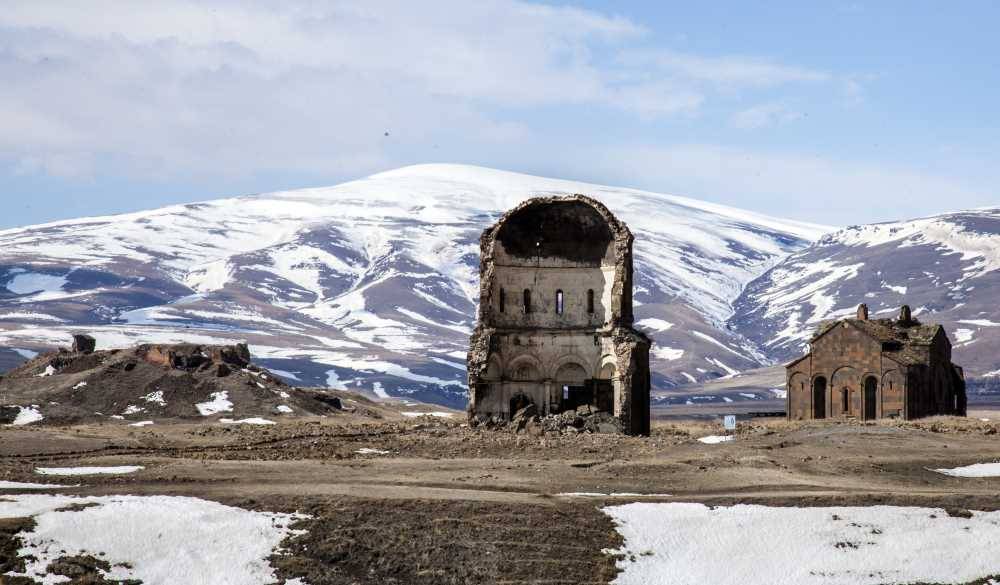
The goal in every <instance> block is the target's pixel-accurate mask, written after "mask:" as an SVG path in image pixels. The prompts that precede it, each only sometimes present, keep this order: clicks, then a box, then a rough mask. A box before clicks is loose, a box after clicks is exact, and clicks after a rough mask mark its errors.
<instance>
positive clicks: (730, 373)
mask: <svg viewBox="0 0 1000 585" xmlns="http://www.w3.org/2000/svg"><path fill="white" fill-rule="evenodd" d="M705 361H706V362H708V363H710V364H713V365H716V366H718V367H720V368H722V369H723V370H725V371H726V376H724V377H726V378H731V377H733V376H735V375H736V374H739V373H740V372H739V371H738V370H734V369H732V368H730V367H729V366H727V365H726V364H724V363H722V361H721V360H717V359H715V358H710V357H707V358H705Z"/></svg>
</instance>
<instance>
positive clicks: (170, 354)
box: [0, 336, 379, 425]
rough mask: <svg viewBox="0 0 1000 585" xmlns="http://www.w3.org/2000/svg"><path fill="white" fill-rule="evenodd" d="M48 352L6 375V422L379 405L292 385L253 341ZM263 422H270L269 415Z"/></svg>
mask: <svg viewBox="0 0 1000 585" xmlns="http://www.w3.org/2000/svg"><path fill="white" fill-rule="evenodd" d="M80 337H81V339H78V343H77V344H75V345H74V348H73V349H71V350H67V349H61V350H59V351H57V352H53V353H48V354H44V355H40V356H38V357H36V358H34V359H31V360H29V361H28V362H26V363H24V364H22V365H20V366H19V367H17V368H15V369H13V370H11V371H9V372H7V373H6V374H4V375H3V376H0V424H18V425H20V424H28V423H39V422H42V423H58V424H65V423H76V422H88V421H97V420H106V419H108V418H111V419H121V420H124V421H133V422H139V421H149V420H162V419H204V420H206V421H213V420H216V419H226V420H227V421H228V420H242V419H247V418H253V419H257V418H259V419H265V421H267V420H272V421H273V420H274V419H275V418H276V417H298V416H315V415H328V414H334V413H342V412H351V411H357V410H359V409H360V410H362V411H364V414H367V415H369V416H375V417H378V416H379V414H378V410H379V407H378V406H377V405H376V404H374V403H371V402H370V401H368V400H365V399H362V398H361V397H354V398H352V399H350V403H349V404H344V401H343V400H342V398H344V396H341V395H342V394H346V393H335V392H330V391H325V390H319V389H302V388H295V387H291V386H289V385H288V384H287V383H285V382H284V381H283V380H282V379H281V378H279V377H278V376H276V375H274V374H272V373H271V372H269V371H267V370H266V369H264V368H260V367H258V366H256V365H254V364H253V363H251V362H250V352H249V350H248V348H247V346H246V345H245V344H238V345H232V346H221V345H191V344H184V345H140V346H137V347H135V348H132V349H121V350H118V349H116V350H107V351H94V350H93V349H92V345H88V343H87V341H86V340H87V338H86V336H80ZM257 422H261V423H262V424H266V422H263V421H257Z"/></svg>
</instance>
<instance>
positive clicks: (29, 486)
mask: <svg viewBox="0 0 1000 585" xmlns="http://www.w3.org/2000/svg"><path fill="white" fill-rule="evenodd" d="M69 487H76V486H72V485H59V484H58V483H24V482H19V481H0V490H50V489H60V488H69Z"/></svg>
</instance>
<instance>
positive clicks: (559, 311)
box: [556, 290, 566, 315]
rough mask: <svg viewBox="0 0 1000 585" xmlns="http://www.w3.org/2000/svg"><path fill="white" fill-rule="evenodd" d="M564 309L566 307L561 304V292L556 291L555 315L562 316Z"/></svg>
mask: <svg viewBox="0 0 1000 585" xmlns="http://www.w3.org/2000/svg"><path fill="white" fill-rule="evenodd" d="M565 308H566V307H565V306H564V304H563V291H561V290H557V291H556V314H557V315H562V314H563V310H564V309H565Z"/></svg>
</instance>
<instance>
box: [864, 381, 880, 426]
mask: <svg viewBox="0 0 1000 585" xmlns="http://www.w3.org/2000/svg"><path fill="white" fill-rule="evenodd" d="M864 400H865V420H874V419H875V418H877V417H878V409H877V408H876V405H877V404H878V380H876V379H875V377H874V376H868V377H867V378H865V395H864Z"/></svg>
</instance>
